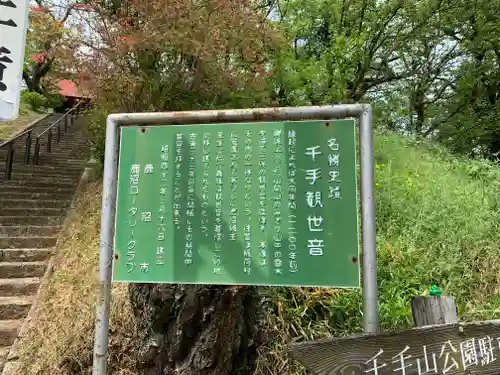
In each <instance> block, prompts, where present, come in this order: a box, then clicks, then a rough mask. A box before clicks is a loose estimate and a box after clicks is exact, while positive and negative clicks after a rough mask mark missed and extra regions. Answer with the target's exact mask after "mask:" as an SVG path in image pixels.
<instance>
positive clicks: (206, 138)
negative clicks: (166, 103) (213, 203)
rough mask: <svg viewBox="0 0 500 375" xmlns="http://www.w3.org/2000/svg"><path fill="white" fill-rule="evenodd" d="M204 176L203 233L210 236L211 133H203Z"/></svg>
mask: <svg viewBox="0 0 500 375" xmlns="http://www.w3.org/2000/svg"><path fill="white" fill-rule="evenodd" d="M201 160H202V163H203V165H202V168H203V178H202V180H201V218H200V226H201V228H200V229H201V233H203V235H204V236H205V237H208V180H209V178H210V173H209V169H210V133H203V155H202V159H201Z"/></svg>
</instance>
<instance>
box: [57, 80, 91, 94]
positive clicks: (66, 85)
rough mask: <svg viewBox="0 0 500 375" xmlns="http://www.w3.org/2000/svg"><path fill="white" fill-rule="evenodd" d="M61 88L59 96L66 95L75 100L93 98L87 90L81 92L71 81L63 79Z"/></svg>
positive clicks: (60, 83)
mask: <svg viewBox="0 0 500 375" xmlns="http://www.w3.org/2000/svg"><path fill="white" fill-rule="evenodd" d="M57 84H58V86H59V94H61V95H64V96H66V97H68V96H72V97H74V98H91V97H92V95H89V94H88V93H87V92H86V91H85V89H84V88H83V90H79V89H78V87H77V86H76V83H75V82H74V81H72V80H70V79H62V80H60V81H59V82H58V83H57Z"/></svg>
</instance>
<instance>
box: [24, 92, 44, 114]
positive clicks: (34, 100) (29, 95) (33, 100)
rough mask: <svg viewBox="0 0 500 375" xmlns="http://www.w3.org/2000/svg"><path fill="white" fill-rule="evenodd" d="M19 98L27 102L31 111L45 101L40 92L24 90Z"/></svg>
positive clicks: (42, 105) (37, 109) (41, 105)
mask: <svg viewBox="0 0 500 375" xmlns="http://www.w3.org/2000/svg"><path fill="white" fill-rule="evenodd" d="M21 100H22V101H23V102H24V103H26V104H28V106H29V107H30V108H31V109H32V110H33V111H39V110H40V108H41V107H44V106H45V105H46V103H47V99H46V98H45V96H43V95H42V94H39V93H37V92H34V91H28V90H25V91H23V92H22V93H21Z"/></svg>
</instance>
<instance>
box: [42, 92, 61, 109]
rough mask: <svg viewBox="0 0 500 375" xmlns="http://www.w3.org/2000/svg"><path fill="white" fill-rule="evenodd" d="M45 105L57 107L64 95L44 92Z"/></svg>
mask: <svg viewBox="0 0 500 375" xmlns="http://www.w3.org/2000/svg"><path fill="white" fill-rule="evenodd" d="M45 99H46V102H45V107H47V108H57V107H60V106H61V105H63V103H64V101H65V99H66V98H65V97H64V96H63V95H61V94H59V93H56V94H46V95H45Z"/></svg>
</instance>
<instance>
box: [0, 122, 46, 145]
mask: <svg viewBox="0 0 500 375" xmlns="http://www.w3.org/2000/svg"><path fill="white" fill-rule="evenodd" d="M50 115H52V113H47V114H46V115H45V116H43V117H40V118H38V119H36V120H34V121H33V122H32V123H31V124H29V125H28V126H27V127H25V128H24V129H23V130H21V131H20V132H19V133H14V134H13V135H11V137H10V138H7V139H5V140H3V141H2V142H0V148H2V147H4V146H7V145H8V144H9V143H11V142H14V141H15V140H17V139H19V138H21V137H22V136H23V135H25V134H26V133H31V132H32V131H33V128H34V127H35V126H36V125H37V124H38V123H39V122H40V121H43V120H45V119H46V118H47V117H49V116H50Z"/></svg>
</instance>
